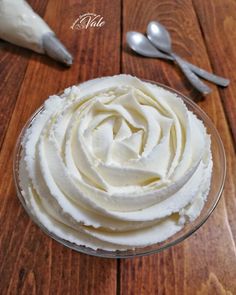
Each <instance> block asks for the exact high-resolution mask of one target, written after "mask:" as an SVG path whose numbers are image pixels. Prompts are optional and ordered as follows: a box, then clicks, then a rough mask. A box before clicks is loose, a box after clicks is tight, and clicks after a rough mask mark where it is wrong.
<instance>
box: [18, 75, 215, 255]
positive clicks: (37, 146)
mask: <svg viewBox="0 0 236 295" xmlns="http://www.w3.org/2000/svg"><path fill="white" fill-rule="evenodd" d="M23 151H24V156H23V157H22V159H21V165H20V179H21V186H22V188H23V195H24V198H25V200H26V202H27V204H28V206H29V207H30V208H31V210H32V213H33V214H34V215H35V216H36V217H37V219H39V221H40V222H41V223H42V224H43V225H44V226H45V227H46V228H47V229H48V230H49V231H51V232H53V233H54V234H56V235H57V236H59V237H61V238H63V239H66V240H68V241H70V242H73V243H76V244H78V245H85V246H88V247H91V248H93V249H97V248H102V249H107V250H119V249H129V248H136V247H143V246H147V245H151V244H154V243H157V242H161V241H163V240H165V239H167V238H168V237H170V236H171V235H173V234H174V233H176V232H177V231H179V230H180V229H181V228H182V227H183V226H184V224H185V222H186V221H188V220H190V221H192V220H194V219H195V218H196V217H197V216H198V215H199V214H200V211H201V209H202V207H203V205H204V201H205V199H206V197H207V194H208V191H209V187H210V179H211V170H212V160H211V150H210V137H209V135H208V134H207V133H206V130H205V127H204V126H203V123H202V122H201V121H200V120H199V119H197V117H196V116H195V115H194V114H193V113H192V112H190V111H188V109H187V108H186V106H185V104H184V103H183V101H182V100H181V99H180V98H179V97H178V96H177V95H174V94H173V93H171V92H169V91H167V90H165V89H163V88H161V87H158V86H156V85H152V84H150V83H147V82H142V81H140V80H139V79H137V78H135V77H132V76H129V75H118V76H113V77H105V78H100V79H95V80H91V81H88V82H85V83H82V84H80V85H79V86H73V87H71V88H68V89H66V90H65V91H64V93H63V94H62V95H61V96H56V95H54V96H51V97H49V99H48V100H47V101H46V102H45V104H44V108H43V110H42V111H41V112H40V113H39V114H38V115H36V117H35V119H34V120H33V122H32V124H31V126H30V127H29V128H28V129H27V132H26V134H25V137H24V141H23Z"/></svg>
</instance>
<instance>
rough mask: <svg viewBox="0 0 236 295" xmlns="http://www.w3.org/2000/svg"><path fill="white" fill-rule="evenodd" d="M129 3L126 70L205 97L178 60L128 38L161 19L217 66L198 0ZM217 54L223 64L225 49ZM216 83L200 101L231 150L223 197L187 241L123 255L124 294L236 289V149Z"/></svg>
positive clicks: (187, 53)
mask: <svg viewBox="0 0 236 295" xmlns="http://www.w3.org/2000/svg"><path fill="white" fill-rule="evenodd" d="M202 2H203V1H202ZM222 3H224V1H222ZM123 7H124V10H123V16H124V27H123V32H124V36H123V48H124V50H125V51H124V53H123V55H122V65H123V72H125V73H130V74H133V75H137V76H139V77H141V78H145V79H151V80H154V81H158V82H162V83H165V84H167V85H170V86H171V87H173V88H175V89H177V90H179V91H181V92H183V93H184V94H186V95H188V96H190V97H192V98H194V99H197V98H199V94H198V93H197V92H196V91H194V90H193V89H192V88H191V86H190V85H189V83H188V82H187V81H186V79H185V78H184V77H183V75H182V74H181V73H180V72H179V71H178V70H177V69H176V67H175V66H174V65H172V64H168V63H166V62H165V61H161V60H154V59H147V58H142V57H139V56H137V55H134V54H133V53H131V51H130V50H128V49H127V47H126V44H125V33H126V32H127V31H129V30H137V31H141V32H144V31H145V28H146V25H147V23H148V21H150V20H155V19H156V20H159V21H160V22H161V23H163V24H164V25H166V26H167V27H168V29H170V31H171V36H172V37H173V40H174V42H173V43H174V44H173V45H174V49H175V50H176V52H178V53H179V54H180V55H182V56H183V57H185V58H186V59H187V60H189V61H191V62H193V63H195V64H197V65H200V66H202V67H203V68H205V69H207V70H211V66H210V62H209V59H208V55H207V52H206V48H205V45H204V41H203V39H202V36H201V31H200V28H199V26H198V20H197V17H196V14H195V11H194V9H193V6H192V2H191V1H190V0H182V1H170V0H163V1H154V0H153V1H152V0H150V1H148V2H144V1H138V0H134V1H131V0H124V5H123ZM131 11H132V14H131V13H130V12H131ZM214 25H215V24H212V26H214ZM232 50H233V49H232ZM215 51H217V48H215ZM217 58H218V61H219V63H220V64H222V65H223V58H221V57H220V52H218V55H217ZM222 67H223V66H222ZM218 73H223V71H222V72H218ZM211 87H213V86H212V85H211ZM213 89H214V91H213V93H212V94H211V95H208V96H207V98H206V99H205V100H204V101H201V102H199V105H200V106H201V107H202V108H203V109H204V110H205V111H206V112H207V114H208V115H209V116H210V117H211V118H212V120H213V121H214V123H215V125H216V127H217V129H218V130H219V132H220V135H221V137H222V139H223V142H224V145H225V149H226V152H227V164H228V172H227V173H228V174H227V179H226V185H225V189H224V194H223V197H222V199H221V201H220V203H219V205H218V206H217V208H216V210H215V211H214V213H213V214H212V216H211V217H210V218H209V220H208V221H207V222H206V224H205V225H204V226H203V227H202V228H201V229H199V230H198V231H197V233H195V234H194V235H193V236H192V237H190V238H188V239H187V240H185V241H184V242H183V243H181V244H179V245H177V246H175V247H173V248H171V249H168V250H165V251H164V252H162V253H159V254H156V255H152V256H149V257H143V258H135V259H126V260H121V261H120V289H121V294H171V295H173V294H178V295H182V294H226V292H227V291H229V293H227V294H235V293H236V281H235V277H236V248H235V241H234V238H235V237H236V231H235V224H236V216H235V213H234V212H235V211H236V203H235V183H234V178H235V176H234V173H235V167H236V166H235V155H234V150H233V144H232V138H231V135H230V132H229V128H228V125H227V121H226V117H225V114H224V110H223V107H222V103H221V100H220V96H219V92H218V90H217V88H216V87H213ZM230 292H231V293H230Z"/></svg>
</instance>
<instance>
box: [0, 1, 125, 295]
mask: <svg viewBox="0 0 236 295" xmlns="http://www.w3.org/2000/svg"><path fill="white" fill-rule="evenodd" d="M86 12H94V13H97V14H102V16H103V17H104V19H105V21H106V25H105V26H104V27H102V28H100V29H97V28H91V29H88V30H81V31H73V30H71V29H70V26H71V25H72V23H73V22H74V21H75V20H76V18H78V17H79V15H80V14H82V13H86ZM45 19H46V20H47V21H48V23H49V24H50V25H51V26H52V27H53V28H54V30H55V32H56V33H57V34H58V36H59V37H60V39H61V40H63V42H64V43H65V44H66V46H67V47H68V49H69V50H71V51H72V53H73V54H74V57H75V61H74V64H73V66H72V67H71V68H70V69H66V68H64V67H63V66H61V65H58V64H57V63H56V62H54V61H52V60H50V59H49V58H48V57H46V56H40V55H34V57H33V58H32V59H31V60H30V61H29V64H28V66H27V70H26V74H25V76H24V79H23V82H22V85H21V87H20V91H19V95H18V97H17V102H16V106H15V109H14V112H13V115H12V118H11V121H10V123H9V126H8V130H7V133H6V136H5V139H4V142H3V145H2V150H1V153H0V167H1V169H0V171H1V176H0V177H1V183H0V196H1V206H0V219H1V220H0V226H1V230H0V248H1V250H0V294H49V293H50V294H109V295H110V294H115V293H116V261H115V260H108V259H99V258H94V257H91V256H87V255H82V254H79V253H76V252H74V251H71V250H69V249H67V248H65V247H64V246H62V245H60V244H59V243H57V242H55V241H53V240H52V239H50V238H49V237H47V236H46V235H45V234H44V233H43V232H42V231H41V230H40V229H39V228H38V227H37V226H35V225H34V224H33V223H32V222H31V221H30V219H29V217H28V216H27V215H26V213H25V212H24V210H23V208H22V206H21V205H20V203H19V201H18V200H17V197H16V192H15V189H14V184H13V179H12V154H13V149H14V145H15V142H16V138H17V136H18V134H19V132H20V129H21V128H22V127H23V125H24V123H25V122H26V120H27V119H28V118H29V116H30V115H31V114H32V113H33V112H34V111H35V110H36V108H37V107H38V106H39V105H40V104H41V103H42V102H43V101H44V100H45V98H47V96H48V95H49V94H53V93H57V92H58V91H59V90H62V89H64V88H65V87H67V86H69V85H72V84H76V83H78V82H81V81H82V80H87V79H90V78H93V77H97V76H102V75H103V76H105V75H112V74H115V73H119V70H120V29H119V28H120V2H119V1H116V2H114V1H113V2H111V1H109V0H105V1H103V2H102V3H101V2H97V1H96V0H93V1H89V2H85V1H83V3H81V2H79V1H73V0H69V1H63V0H60V1H53V0H51V1H49V3H48V5H47V9H46V13H45ZM114 32H116V33H115V34H114ZM17 58H19V59H20V60H21V59H22V57H17ZM9 70H11V68H9ZM9 70H8V71H9ZM8 71H7V69H6V72H7V73H8ZM6 88H8V91H9V93H11V91H13V90H12V88H13V86H12V84H11V83H7V84H6ZM1 93H2V92H1ZM9 115H10V114H9ZM3 167H4V169H3Z"/></svg>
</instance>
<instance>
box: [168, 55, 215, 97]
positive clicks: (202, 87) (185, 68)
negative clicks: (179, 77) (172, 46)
mask: <svg viewBox="0 0 236 295" xmlns="http://www.w3.org/2000/svg"><path fill="white" fill-rule="evenodd" d="M171 56H172V57H173V58H174V59H175V61H176V63H177V64H178V65H179V67H180V68H181V70H182V72H183V73H184V74H185V76H186V78H187V79H188V80H189V82H190V83H191V84H192V85H193V86H194V87H195V88H196V89H197V90H198V91H199V92H201V93H202V94H203V95H206V94H208V93H210V92H211V89H210V88H209V87H208V86H207V85H206V84H204V83H203V82H202V81H201V80H200V79H199V78H198V77H197V76H196V75H195V74H194V73H193V72H192V71H191V70H190V68H189V66H188V65H187V64H186V63H185V62H184V61H183V60H182V59H181V58H180V57H179V56H178V55H176V54H174V53H171Z"/></svg>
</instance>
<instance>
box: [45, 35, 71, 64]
mask: <svg viewBox="0 0 236 295" xmlns="http://www.w3.org/2000/svg"><path fill="white" fill-rule="evenodd" d="M42 43H43V49H44V51H45V53H46V54H47V55H48V56H50V57H51V58H53V59H55V60H57V61H60V62H62V63H64V64H66V65H67V66H71V65H72V63H73V57H72V55H71V54H70V53H69V52H68V51H67V49H66V48H65V46H64V45H63V44H62V43H61V42H60V41H59V40H58V39H57V37H56V35H55V34H54V33H52V32H49V33H46V34H44V35H43V37H42Z"/></svg>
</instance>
